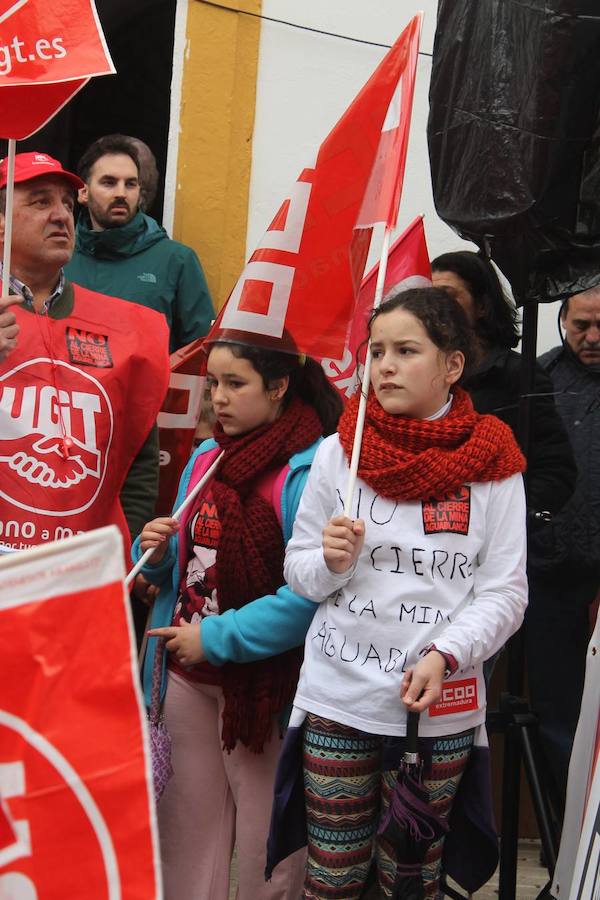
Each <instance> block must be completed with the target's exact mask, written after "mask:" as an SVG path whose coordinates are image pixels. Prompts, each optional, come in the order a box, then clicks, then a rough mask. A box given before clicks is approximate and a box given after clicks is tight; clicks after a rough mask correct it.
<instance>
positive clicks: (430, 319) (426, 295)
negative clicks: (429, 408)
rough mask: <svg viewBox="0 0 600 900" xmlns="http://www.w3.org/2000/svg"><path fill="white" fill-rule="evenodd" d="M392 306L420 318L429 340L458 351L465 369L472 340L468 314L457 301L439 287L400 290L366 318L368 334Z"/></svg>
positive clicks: (436, 344)
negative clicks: (463, 361) (463, 359)
mask: <svg viewBox="0 0 600 900" xmlns="http://www.w3.org/2000/svg"><path fill="white" fill-rule="evenodd" d="M395 309H403V310H406V312H409V313H411V314H412V315H413V316H414V317H415V318H416V319H418V320H419V322H420V323H421V325H422V326H423V328H424V329H425V331H426V332H427V335H428V337H429V339H430V340H431V341H432V342H433V343H434V344H435V346H436V347H438V348H439V349H440V350H443V351H444V352H446V353H452V352H453V351H454V350H460V352H461V353H462V354H463V355H464V357H465V370H466V369H467V368H468V367H469V365H470V363H471V362H472V357H473V339H472V332H471V327H470V325H469V320H468V319H467V315H466V313H465V311H464V309H463V308H462V306H461V305H460V303H459V302H458V301H457V300H455V299H454V298H453V297H450V295H449V294H448V293H447V292H446V291H444V290H443V289H442V288H434V287H431V288H429V287H428V288H411V289H410V290H408V291H400V293H399V294H394V295H393V296H391V297H389V298H388V299H387V300H385V301H384V302H383V303H382V304H381V306H379V307H378V308H377V309H375V310H373V314H372V316H371V318H370V319H369V326H368V327H369V335H370V334H371V329H372V327H373V322H374V321H375V320H376V319H378V318H379V317H380V316H384V315H385V314H386V313H390V312H393V311H394V310H395Z"/></svg>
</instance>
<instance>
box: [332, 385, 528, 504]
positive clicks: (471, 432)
mask: <svg viewBox="0 0 600 900" xmlns="http://www.w3.org/2000/svg"><path fill="white" fill-rule="evenodd" d="M359 399H360V395H356V394H355V395H354V396H353V397H352V399H351V400H350V401H349V402H348V404H347V406H346V408H345V410H344V412H343V413H342V417H341V419H340V422H339V426H338V432H339V436H340V442H341V444H342V447H343V448H344V452H345V454H346V456H347V458H348V459H350V456H351V454H352V443H353V440H354V431H355V428H356V415H357V412H358V403H359ZM524 469H525V458H524V457H523V454H522V453H521V451H520V450H519V447H518V445H517V442H516V441H515V438H514V436H513V433H512V431H511V430H510V428H509V427H508V425H506V424H505V423H504V422H501V421H500V419H497V418H496V417H495V416H490V415H480V414H479V413H477V412H475V410H474V409H473V404H472V402H471V398H470V397H469V395H468V394H467V393H466V392H465V391H463V390H462V389H461V388H459V387H456V388H454V399H453V401H452V406H451V407H450V411H449V412H448V414H447V415H446V416H444V417H443V418H441V419H434V420H433V421H428V420H425V419H410V418H408V417H406V416H394V415H391V414H390V413H387V412H385V410H384V409H383V407H382V406H381V405H380V404H379V402H378V401H377V399H376V397H375V395H374V393H373V391H372V390H371V391H370V393H369V398H368V400H367V415H366V418H365V430H364V436H363V442H362V450H361V455H360V462H359V466H358V475H359V477H360V478H362V480H363V481H365V482H366V483H367V484H368V485H369V487H371V488H373V490H374V491H377V493H378V494H381V496H383V497H389V498H390V499H391V500H429V499H437V500H441V499H443V498H444V497H447V496H448V495H449V494H451V493H452V492H454V491H455V490H456V489H457V488H459V487H461V485H463V484H465V483H467V482H481V481H500V480H501V479H503V478H508V477H509V476H510V475H514V474H515V473H516V472H522V471H523V470H524Z"/></svg>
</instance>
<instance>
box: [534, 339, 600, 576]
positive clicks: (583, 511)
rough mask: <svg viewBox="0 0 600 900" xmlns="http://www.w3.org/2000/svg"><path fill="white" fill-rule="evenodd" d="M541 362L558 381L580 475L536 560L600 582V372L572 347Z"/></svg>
mask: <svg viewBox="0 0 600 900" xmlns="http://www.w3.org/2000/svg"><path fill="white" fill-rule="evenodd" d="M539 362H540V363H541V365H542V366H543V368H544V369H545V371H546V373H547V374H548V375H549V377H550V378H551V379H552V383H553V385H554V391H555V400H556V408H557V410H558V412H559V414H560V416H561V419H562V421H563V422H564V424H565V426H566V429H567V432H568V434H569V438H570V440H571V444H572V447H573V451H574V454H575V460H576V462H577V467H578V470H579V473H578V477H577V483H576V486H575V491H574V493H573V496H572V497H571V499H570V500H569V502H568V503H567V504H566V506H565V507H564V508H563V509H562V510H561V512H560V513H559V515H557V516H556V517H555V518H554V519H553V521H552V524H551V525H550V527H549V529H547V530H544V533H543V534H540V535H539V536H538V538H537V539H536V548H535V550H536V557H537V556H538V553H539V555H540V557H543V558H545V560H546V564H547V566H549V567H556V566H557V565H564V564H565V563H567V564H568V565H570V566H571V567H576V568H577V571H578V572H579V573H580V574H581V575H582V576H583V575H587V576H599V577H600V370H599V369H598V367H591V366H585V365H583V363H581V362H580V361H579V359H578V357H577V356H576V355H575V354H574V353H573V352H572V351H571V350H570V349H569V347H568V346H565V347H555V348H554V349H553V350H550V351H549V352H548V353H545V354H544V355H543V356H541V357H540V360H539ZM542 538H544V541H543V542H542Z"/></svg>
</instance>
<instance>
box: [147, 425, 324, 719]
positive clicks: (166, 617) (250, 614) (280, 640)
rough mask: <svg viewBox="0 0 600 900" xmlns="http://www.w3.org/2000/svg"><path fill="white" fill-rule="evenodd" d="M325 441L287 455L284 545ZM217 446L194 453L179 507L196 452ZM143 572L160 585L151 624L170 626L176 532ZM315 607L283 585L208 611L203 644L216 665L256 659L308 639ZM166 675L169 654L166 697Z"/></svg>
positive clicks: (207, 444) (150, 656)
mask: <svg viewBox="0 0 600 900" xmlns="http://www.w3.org/2000/svg"><path fill="white" fill-rule="evenodd" d="M321 440H322V439H321V438H319V440H318V441H315V443H314V444H311V446H310V447H307V448H306V449H305V450H302V451H301V452H300V453H296V454H294V456H292V457H291V458H290V460H289V472H288V474H287V476H286V479H285V482H284V484H283V490H282V492H281V522H282V530H283V539H284V543H285V544H287V542H288V541H289V539H290V537H291V534H292V528H293V525H294V518H295V516H296V510H297V509H298V504H299V502H300V497H301V496H302V491H303V490H304V485H305V484H306V479H307V478H308V473H309V470H310V466H311V464H312V461H313V459H314V455H315V453H316V450H317V447H318V446H319V444H320V443H321ZM216 446H217V445H216V443H215V441H214V440H212V439H211V440H208V441H204V442H203V443H202V444H201V445H200V446H199V447H198V449H197V450H196V451H195V453H193V454H192V456H191V458H190V461H189V462H188V464H187V466H186V467H185V469H184V471H183V474H182V476H181V480H180V482H179V490H178V493H177V499H176V500H175V509H177V507H179V506H180V505H181V504H182V503H183V501H184V499H185V497H186V496H187V493H188V489H189V483H190V477H191V474H192V471H193V469H194V465H195V463H196V460H197V459H198V456H200V455H201V454H203V453H208V452H210V451H211V450H214V449H215V448H216ZM131 555H132V558H133V561H134V562H137V561H138V559H139V558H140V557H141V556H142V550H141V548H140V539H139V537H138V538H136V540H135V542H134V544H133V547H132V549H131ZM142 574H143V575H144V577H145V578H147V579H148V581H150V582H151V583H152V584H156V585H159V586H160V592H159V594H158V597H157V598H156V600H155V602H154V606H153V609H152V618H151V626H152V628H158V627H160V626H164V625H170V624H171V621H172V619H173V610H174V608H175V602H176V600H177V595H178V593H179V579H180V565H179V540H178V535H174V536H173V537H172V538H171V540H170V542H169V548H168V550H167V552H166V554H165V556H164V558H163V559H162V560H161V562H160V563H159V565H157V566H152V565H146V566H144V568H143V569H142ZM315 609H316V604H315V603H313V602H312V601H311V600H307V599H306V598H305V597H301V596H300V595H299V594H295V593H294V592H293V591H291V590H290V588H289V587H288V586H287V585H286V584H283V585H282V586H281V587H280V588H279V589H278V590H277V592H276V593H275V594H268V595H266V596H265V597H260V598H259V599H257V600H255V601H254V602H253V603H249V604H247V605H246V606H244V607H242V608H241V609H239V610H235V609H229V610H227V611H226V612H224V613H221V615H219V616H207V617H206V618H205V619H203V620H202V644H203V646H204V650H205V653H206V656H207V658H208V661H209V662H211V663H212V664H213V665H215V666H222V665H223V664H224V663H226V662H237V663H245V662H252V661H253V660H256V659H266V658H267V657H270V656H276V655H277V654H279V653H283V652H284V651H286V650H290V649H291V648H292V647H298V646H300V644H303V643H304V638H305V635H306V632H307V630H308V626H309V625H310V623H311V620H312V617H313V615H314V612H315ZM156 640H157V639H156V638H150V639H149V641H148V649H147V651H146V658H145V660H144V669H143V685H144V695H145V698H146V704H147V705H148V706H150V690H151V686H152V666H153V663H154V653H155V649H156ZM165 656H166V655H165ZM165 674H166V658H165V661H164V663H163V678H162V691H161V694H162V696H164V692H165V689H166V677H165Z"/></svg>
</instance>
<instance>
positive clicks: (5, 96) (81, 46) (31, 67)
mask: <svg viewBox="0 0 600 900" xmlns="http://www.w3.org/2000/svg"><path fill="white" fill-rule="evenodd" d="M114 72H115V67H114V65H113V62H112V59H111V57H110V54H109V52H108V47H107V46H106V41H105V39H104V34H103V33H102V27H101V25H100V20H99V19H98V13H97V10H96V5H95V3H94V0H52V2H49V0H0V89H1V91H2V93H1V94H0V103H1V104H2V106H1V108H2V115H1V116H0V136H1V137H4V138H14V139H16V140H23V139H24V138H26V137H29V136H30V135H32V134H35V132H36V131H38V130H39V129H40V128H42V127H43V126H44V125H45V124H46V122H48V121H49V120H50V119H51V118H52V117H53V116H54V115H56V113H57V112H58V111H59V110H60V109H62V107H63V106H64V105H65V104H66V103H68V101H69V100H70V99H71V98H72V97H73V96H74V95H75V94H76V93H77V91H79V90H80V89H81V88H82V87H83V86H84V85H85V84H87V82H88V81H89V79H90V78H92V77H93V76H95V75H110V74H114Z"/></svg>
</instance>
